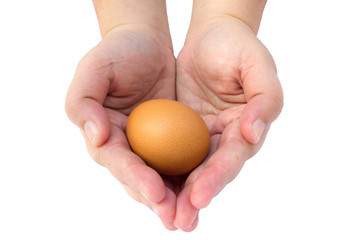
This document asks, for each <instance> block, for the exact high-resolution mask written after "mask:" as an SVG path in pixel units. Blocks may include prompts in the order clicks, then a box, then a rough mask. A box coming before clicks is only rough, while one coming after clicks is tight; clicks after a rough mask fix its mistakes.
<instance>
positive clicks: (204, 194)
mask: <svg viewBox="0 0 360 240" xmlns="http://www.w3.org/2000/svg"><path fill="white" fill-rule="evenodd" d="M254 151H255V146H254V145H251V144H249V143H247V141H246V140H245V139H243V138H242V137H241V133H240V121H239V120H235V121H234V122H233V123H231V124H230V125H229V126H228V127H227V128H226V129H225V130H224V132H223V135H222V138H221V140H220V144H219V148H218V150H217V151H216V152H215V153H214V154H213V155H212V156H211V157H210V158H209V160H208V162H207V163H206V165H205V168H204V169H203V171H202V172H201V173H199V175H198V176H197V178H196V180H195V181H194V183H193V186H192V190H191V195H190V200H191V203H192V205H193V206H194V207H195V208H197V209H202V208H205V207H206V206H208V205H209V203H210V202H211V200H212V199H213V198H214V197H215V196H216V195H217V194H218V193H219V192H220V191H221V190H222V189H223V188H224V187H225V186H226V184H228V183H229V182H231V181H232V180H233V179H234V178H235V177H236V176H237V174H238V173H239V172H240V170H241V168H242V166H243V165H244V163H245V161H246V159H248V158H249V157H250V156H251V155H252V154H254Z"/></svg>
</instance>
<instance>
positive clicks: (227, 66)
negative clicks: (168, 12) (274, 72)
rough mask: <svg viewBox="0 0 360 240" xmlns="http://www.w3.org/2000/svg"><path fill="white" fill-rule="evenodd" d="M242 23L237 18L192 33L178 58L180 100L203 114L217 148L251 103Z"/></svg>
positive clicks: (177, 85) (178, 93) (214, 145)
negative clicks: (246, 86) (246, 83)
mask: <svg viewBox="0 0 360 240" xmlns="http://www.w3.org/2000/svg"><path fill="white" fill-rule="evenodd" d="M238 25H239V24H238V23H237V22H234V21H229V23H228V24H227V25H226V24H224V22H222V23H221V25H216V24H212V25H210V27H209V28H208V29H204V30H203V31H202V33H200V34H198V35H196V36H191V37H192V40H191V41H189V43H188V44H186V45H185V47H184V48H183V49H182V51H181V52H180V54H179V57H178V60H177V71H178V74H177V82H176V87H177V99H178V100H179V101H181V102H184V103H186V104H187V105H189V106H191V107H192V108H194V109H195V110H196V111H197V112H198V113H199V114H200V115H201V116H202V117H203V119H204V120H205V122H206V124H207V126H208V128H209V131H210V134H211V136H212V146H213V147H215V148H216V145H217V142H218V140H219V137H220V135H221V134H222V132H223V131H224V130H225V128H226V127H227V126H229V124H230V123H231V122H232V121H233V120H234V119H237V118H239V117H240V115H241V112H242V110H243V109H244V107H245V105H246V102H247V98H246V95H245V91H244V88H243V86H242V81H243V79H242V77H243V75H244V74H243V69H244V67H246V66H245V64H244V66H242V61H246V59H244V58H245V56H246V54H247V53H246V52H244V51H246V48H247V46H244V45H243V44H241V43H242V41H241V38H244V36H243V34H244V33H243V31H242V27H241V26H238ZM229 29H231V30H229ZM244 71H245V70H244Z"/></svg>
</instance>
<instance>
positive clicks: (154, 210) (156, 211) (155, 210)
mask: <svg viewBox="0 0 360 240" xmlns="http://www.w3.org/2000/svg"><path fill="white" fill-rule="evenodd" d="M152 210H153V212H154V213H155V214H156V215H158V216H159V213H158V210H157V209H156V207H154V206H153V207H152Z"/></svg>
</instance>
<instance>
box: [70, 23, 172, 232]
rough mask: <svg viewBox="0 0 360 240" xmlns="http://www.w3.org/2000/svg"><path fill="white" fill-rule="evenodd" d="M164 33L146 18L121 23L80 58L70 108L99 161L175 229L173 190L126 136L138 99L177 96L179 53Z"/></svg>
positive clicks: (138, 199)
mask: <svg viewBox="0 0 360 240" xmlns="http://www.w3.org/2000/svg"><path fill="white" fill-rule="evenodd" d="M160 35H161V34H159V33H156V31H154V30H153V29H151V28H149V27H147V26H145V25H142V24H130V25H121V26H120V27H117V28H115V29H113V30H111V31H110V32H109V33H107V34H106V36H105V37H104V38H103V40H102V41H101V42H100V43H99V44H98V45H97V46H96V47H95V48H93V49H92V50H91V51H90V52H89V53H88V54H86V56H85V57H84V58H83V59H82V60H81V61H80V63H79V65H78V68H77V70H76V73H75V76H74V79H73V82H72V83H71V86H70V88H69V91H68V94H67V98H66V111H67V114H68V116H69V118H70V119H71V120H72V121H73V122H74V123H75V124H76V125H78V126H79V127H80V129H81V130H82V133H83V135H84V138H85V141H86V144H87V148H88V151H89V153H90V155H91V156H92V157H93V158H94V159H95V161H96V162H98V163H99V164H101V165H103V166H105V167H107V168H108V169H109V171H110V172H111V173H112V174H113V175H114V176H115V178H117V179H118V180H119V181H120V182H121V183H122V184H123V186H124V188H125V190H126V191H127V192H128V193H129V195H130V196H131V197H133V198H134V199H135V200H137V201H140V202H142V203H144V204H145V205H147V206H148V207H149V208H151V209H153V210H154V211H155V212H156V213H157V214H158V215H159V217H160V219H161V220H162V221H163V223H164V225H165V226H166V227H168V228H169V229H174V227H173V226H172V222H173V219H174V216H175V204H176V196H175V194H174V192H173V191H172V190H170V189H169V188H167V187H165V184H164V182H163V180H162V178H161V177H160V175H159V174H158V173H156V172H155V171H154V170H153V169H151V168H149V167H147V166H146V164H145V163H144V162H143V161H142V160H141V159H140V158H139V157H138V156H137V155H136V154H134V153H133V152H132V151H131V149H130V147H129V144H128V142H127V139H126V136H125V126H126V120H127V117H128V114H129V113H130V112H131V110H132V109H133V108H134V107H135V106H137V105H138V104H139V103H141V102H144V101H146V100H149V99H153V98H167V99H175V58H174V56H173V51H172V46H171V41H170V40H169V41H168V42H170V44H166V43H165V42H164V41H163V40H164V38H160Z"/></svg>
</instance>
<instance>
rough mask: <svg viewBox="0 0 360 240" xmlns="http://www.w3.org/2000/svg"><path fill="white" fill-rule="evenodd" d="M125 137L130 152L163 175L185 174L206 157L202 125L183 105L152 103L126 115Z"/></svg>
mask: <svg viewBox="0 0 360 240" xmlns="http://www.w3.org/2000/svg"><path fill="white" fill-rule="evenodd" d="M126 135H127V138H128V141H129V143H130V146H131V148H132V150H133V151H134V152H135V153H136V154H137V155H138V156H140V157H141V158H142V159H143V160H144V161H145V162H146V163H147V164H148V165H149V166H150V167H152V168H153V169H155V170H156V171H157V172H159V173H161V174H165V175H181V174H185V173H187V172H189V171H191V170H192V169H194V168H195V167H197V166H198V165H199V164H200V163H201V162H202V161H203V160H204V159H205V157H206V156H207V154H208V152H209V147H210V135H209V130H208V128H207V126H206V125H205V122H204V121H203V120H202V118H201V117H200V116H199V114H198V113H197V112H195V111H194V110H193V109H191V108H190V107H188V106H186V105H185V104H183V103H180V102H177V101H173V100H167V99H154V100H150V101H147V102H144V103H142V104H140V105H139V106H137V107H136V108H135V109H134V110H133V111H132V112H131V114H130V116H129V118H128V121H127V125H126Z"/></svg>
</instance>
